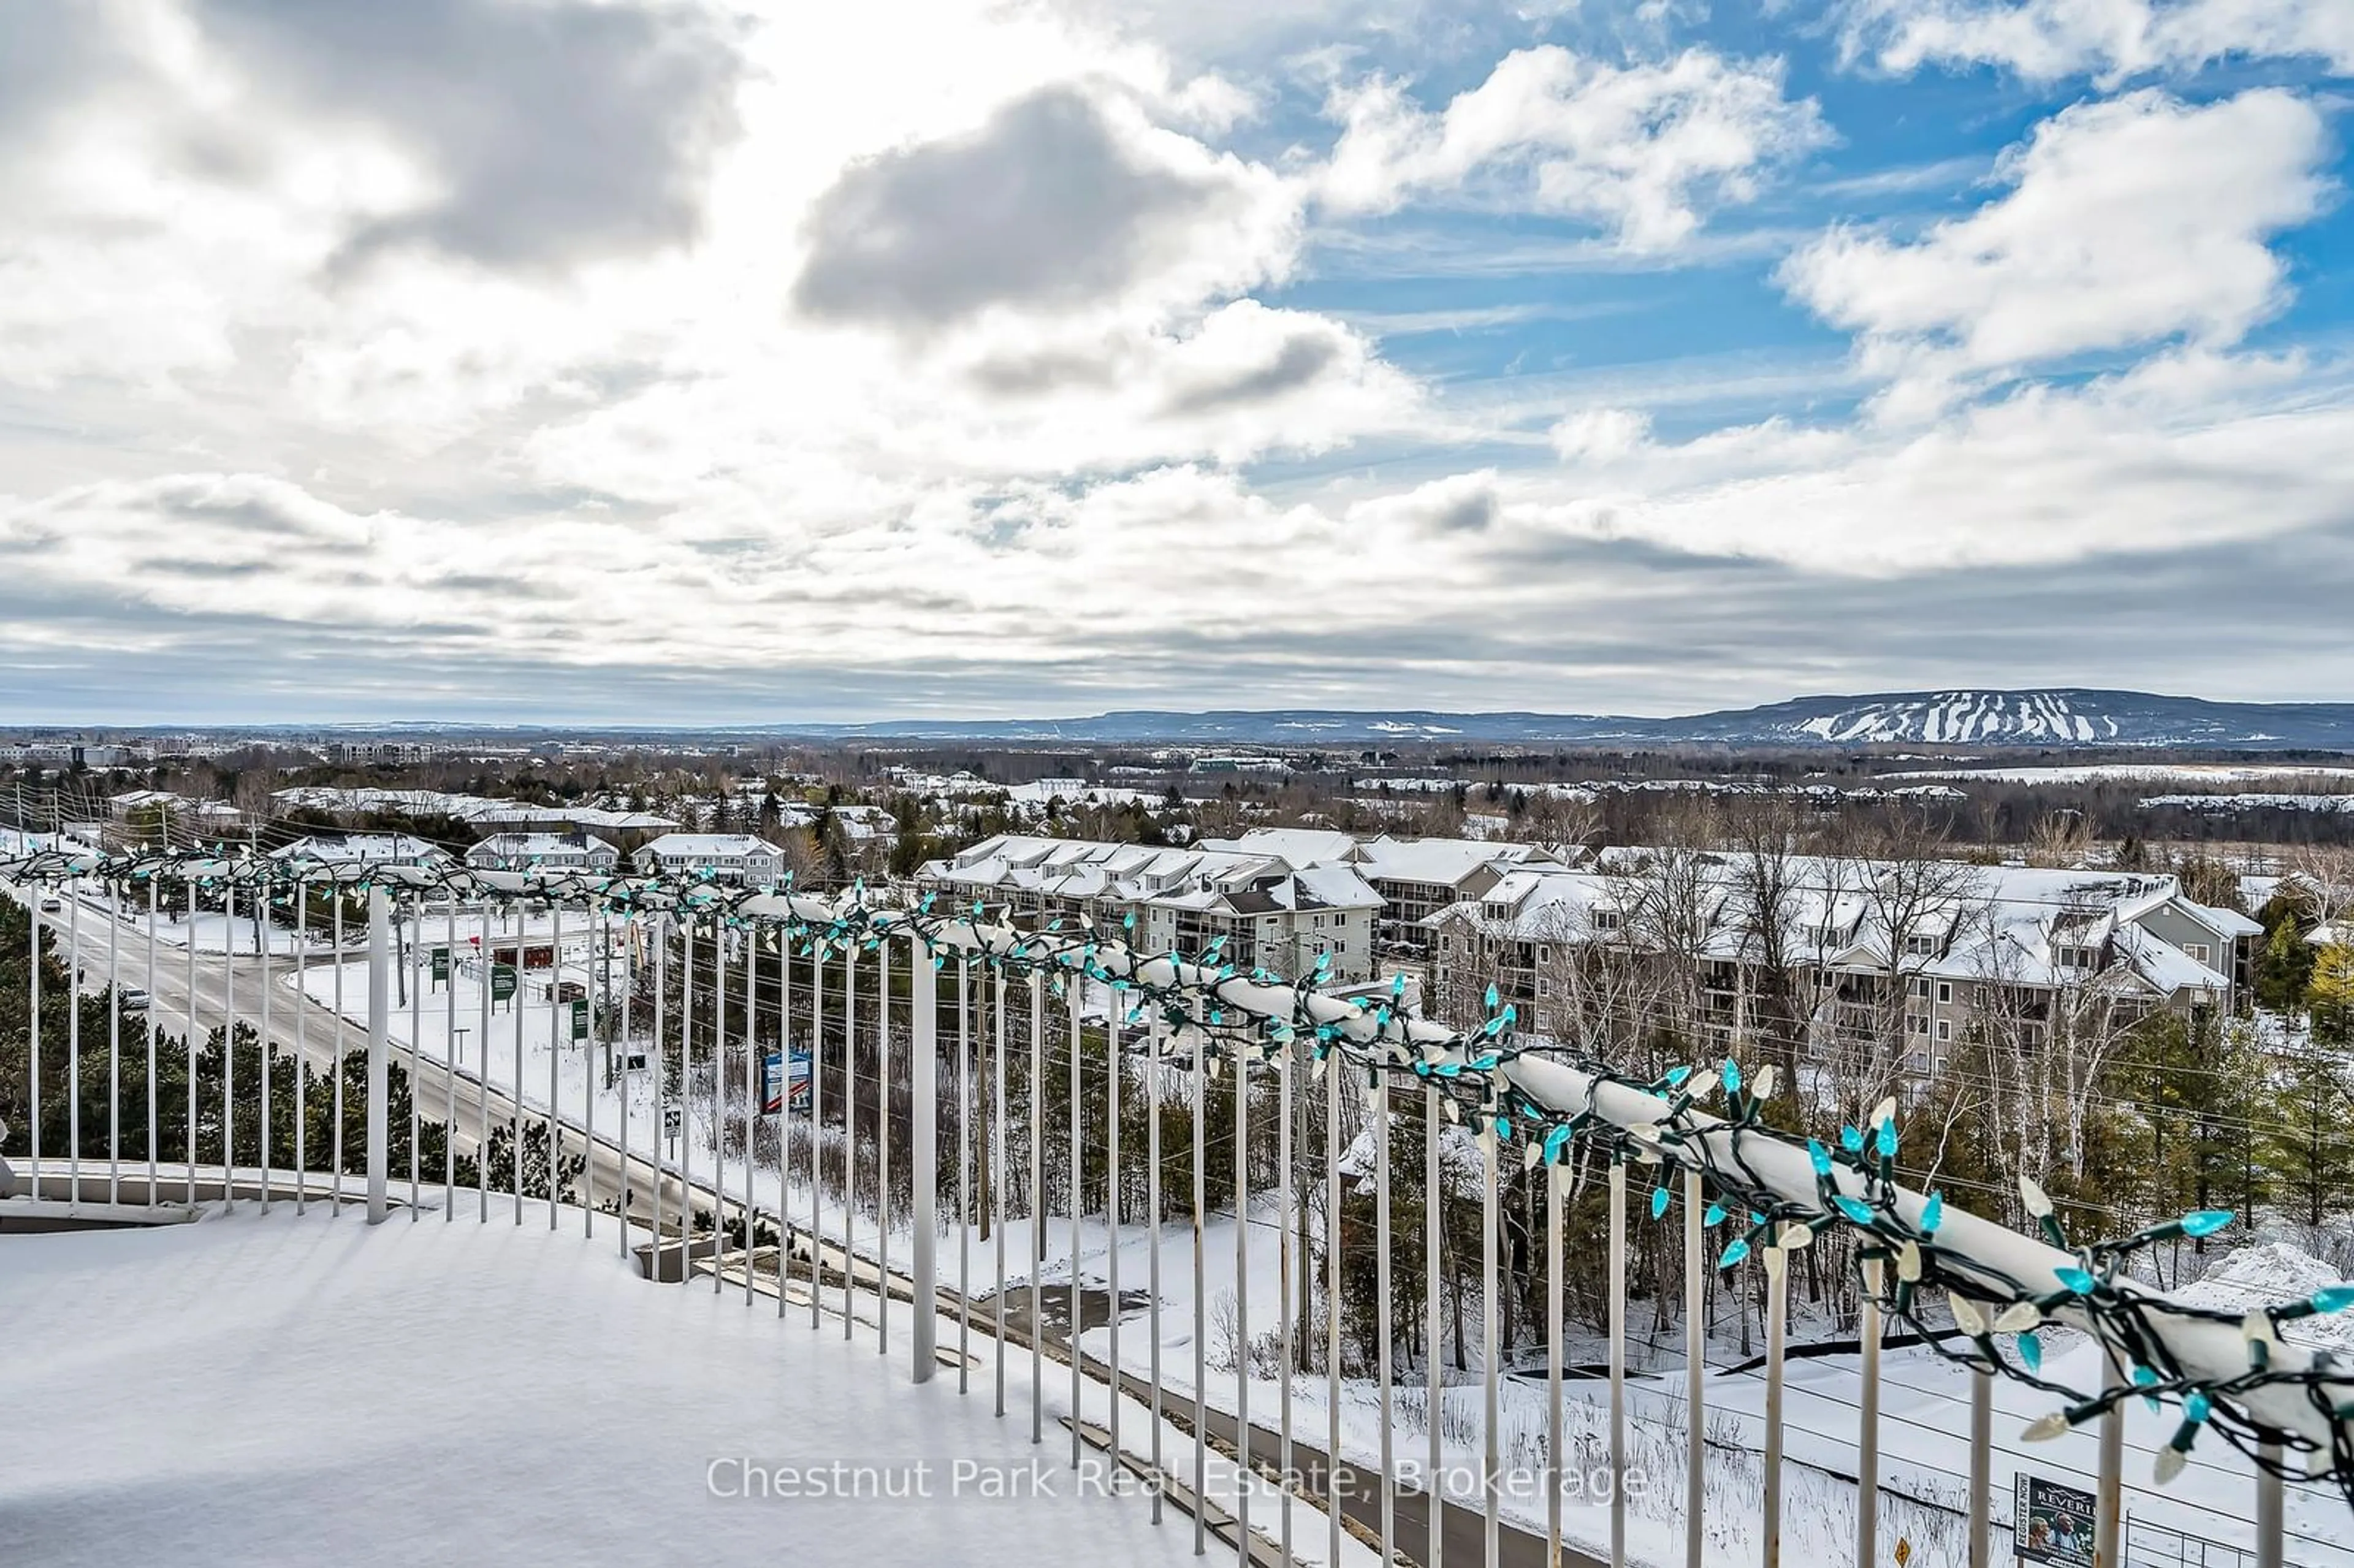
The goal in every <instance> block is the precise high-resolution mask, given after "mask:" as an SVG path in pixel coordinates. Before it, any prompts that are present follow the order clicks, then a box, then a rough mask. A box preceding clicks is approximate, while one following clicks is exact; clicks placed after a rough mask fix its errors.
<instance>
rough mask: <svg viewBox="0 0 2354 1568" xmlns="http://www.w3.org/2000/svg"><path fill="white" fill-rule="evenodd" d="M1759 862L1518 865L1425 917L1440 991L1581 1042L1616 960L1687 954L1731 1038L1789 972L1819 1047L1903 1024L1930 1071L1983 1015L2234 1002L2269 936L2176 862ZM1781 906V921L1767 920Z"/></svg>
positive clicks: (2042, 1027) (1615, 860)
mask: <svg viewBox="0 0 2354 1568" xmlns="http://www.w3.org/2000/svg"><path fill="white" fill-rule="evenodd" d="M1751 874H1752V872H1751V870H1750V868H1748V867H1747V866H1746V865H1745V864H1744V863H1742V862H1741V861H1740V860H1739V859H1738V858H1736V857H1723V856H1713V855H1699V856H1685V857H1683V858H1681V860H1678V861H1677V862H1676V863H1675V868H1674V870H1673V871H1671V872H1668V873H1665V874H1663V873H1662V872H1661V870H1660V868H1659V863H1657V862H1653V863H1646V862H1645V860H1644V852H1641V851H1615V852H1611V853H1609V854H1608V855H1606V856H1605V857H1603V859H1602V860H1601V861H1600V862H1599V863H1596V864H1595V865H1592V866H1588V867H1584V868H1579V869H1569V868H1562V867H1553V866H1531V867H1522V868H1516V869H1514V870H1511V871H1510V872H1508V873H1507V874H1505V875H1503V876H1502V877H1500V879H1499V880H1498V881H1497V883H1496V884H1495V885H1493V886H1491V887H1490V888H1489V889H1488V890H1487V892H1486V893H1484V894H1483V895H1481V896H1479V898H1477V899H1467V900H1464V901H1462V902H1460V903H1458V904H1456V905H1454V906H1451V907H1449V908H1447V909H1446V910H1443V911H1441V912H1440V913H1439V914H1438V915H1437V916H1433V917H1432V918H1431V920H1430V921H1429V927H1430V930H1431V935H1432V949H1433V954H1434V959H1433V974H1432V981H1433V984H1432V994H1433V998H1434V1001H1435V1002H1436V1003H1437V1005H1438V1006H1440V1007H1442V1008H1447V1009H1450V1010H1453V1011H1456V1012H1460V1011H1462V1010H1463V1009H1465V1008H1466V1007H1468V1006H1470V1005H1472V1002H1471V999H1472V998H1474V997H1483V996H1484V992H1485V991H1486V988H1487V987H1488V986H1489V985H1490V984H1491V983H1492V984H1494V985H1495V986H1496V987H1497V988H1498V990H1499V991H1500V993H1501V994H1502V995H1503V996H1504V997H1506V998H1508V999H1509V1000H1511V1001H1512V1002H1513V1003H1514V1004H1515V1005H1516V1006H1517V1007H1518V1009H1519V1010H1520V1016H1521V1017H1522V1018H1523V1019H1528V1020H1533V1027H1534V1028H1535V1029H1536V1030H1537V1031H1539V1032H1541V1033H1552V1034H1557V1035H1564V1036H1567V1035H1572V1034H1574V1033H1575V1032H1576V1029H1577V1025H1578V1022H1579V1018H1578V1015H1579V1013H1580V1012H1581V1011H1582V1010H1585V1009H1589V1008H1592V1007H1594V1006H1596V1004H1597V1000H1598V999H1600V998H1603V997H1606V996H1608V995H1609V994H1610V987H1609V985H1608V984H1607V983H1606V982H1602V983H1597V981H1596V975H1597V974H1599V973H1602V972H1605V971H1606V970H1607V969H1609V966H1611V965H1612V964H1613V963H1614V962H1616V963H1618V964H1620V965H1621V966H1622V967H1623V965H1624V963H1625V961H1626V960H1628V959H1633V958H1640V957H1648V958H1649V959H1655V960H1658V959H1665V960H1667V961H1669V962H1671V963H1674V964H1686V963H1688V964H1691V965H1692V966H1693V968H1694V969H1695V970H1696V971H1697V972H1696V973H1694V974H1692V975H1691V980H1692V986H1691V991H1690V992H1689V993H1688V994H1691V995H1692V996H1694V997H1695V998H1696V999H1697V1012H1698V1020H1697V1022H1699V1025H1700V1027H1701V1029H1702V1033H1703V1034H1704V1036H1705V1038H1706V1043H1707V1044H1709V1045H1710V1046H1712V1047H1713V1048H1720V1049H1721V1048H1724V1047H1727V1046H1729V1045H1731V1044H1733V1043H1734V1042H1735V1041H1736V1040H1738V1039H1740V1038H1743V1037H1744V1035H1745V1034H1747V1033H1749V1032H1750V1031H1751V1030H1752V1029H1754V1028H1755V1027H1757V1025H1758V1014H1759V1012H1760V1009H1759V1006H1758V1001H1757V999H1758V998H1759V997H1760V996H1761V995H1763V994H1765V990H1766V988H1767V986H1768V984H1769V982H1770V976H1771V974H1772V973H1773V972H1774V971H1775V970H1777V969H1778V971H1779V972H1780V973H1781V974H1782V975H1783V976H1784V977H1785V981H1786V983H1787V984H1788V985H1789V986H1790V988H1791V990H1792V991H1793V992H1794V995H1795V1001H1796V1002H1797V1007H1798V1010H1799V1012H1800V1014H1801V1017H1802V1019H1803V1024H1802V1027H1803V1028H1804V1030H1805V1032H1806V1041H1805V1044H1808V1045H1810V1046H1814V1047H1817V1048H1821V1047H1824V1046H1827V1045H1829V1044H1834V1043H1836V1042H1838V1041H1840V1040H1857V1039H1863V1038H1868V1037H1870V1036H1872V1035H1876V1034H1879V1033H1882V1032H1884V1031H1887V1030H1889V1029H1891V1028H1893V1029H1895V1030H1896V1031H1897V1032H1899V1033H1902V1035H1903V1054H1904V1059H1905V1062H1906V1064H1907V1065H1908V1066H1909V1067H1910V1068H1911V1069H1912V1070H1914V1071H1915V1072H1918V1073H1924V1074H1925V1073H1933V1072H1935V1071H1936V1070H1938V1069H1939V1068H1941V1067H1942V1066H1944V1065H1945V1063H1946V1059H1947V1058H1948V1056H1949V1055H1950V1054H1951V1053H1952V1051H1953V1049H1954V1047H1955V1046H1956V1044H1959V1043H1961V1042H1963V1041H1965V1040H1967V1039H1968V1038H1970V1037H1971V1032H1972V1031H1973V1030H1974V1029H1978V1030H1983V1031H1985V1032H1987V1033H1988V1036H1989V1038H1999V1039H2003V1040H2007V1041H2009V1042H2010V1043H2011V1044H2016V1045H2018V1046H2020V1047H2023V1048H2027V1049H2033V1048H2035V1047H2036V1046H2039V1045H2041V1044H2043V1043H2044V1041H2045V1039H2046V1038H2047V1036H2048V1032H2049V1031H2050V1030H2051V1029H2052V1027H2054V1020H2055V1018H2058V1017H2061V1016H2062V1014H2066V1015H2070V1016H2074V1017H2076V1018H2079V1019H2082V1018H2084V1017H2085V1016H2086V1015H2087V1012H2088V1010H2089V1012H2093V1013H2097V1014H2098V1016H2099V1018H2100V1019H2101V1021H2102V1023H2103V1026H2105V1027H2111V1028H2115V1027H2122V1026H2124V1025H2126V1024H2128V1023H2130V1022H2133V1021H2135V1020H2136V1019H2137V1018H2139V1017H2142V1016H2145V1015H2147V1013H2150V1012H2157V1011H2160V1010H2164V1011H2168V1012H2178V1013H2181V1014H2184V1015H2186V1016H2195V1015H2198V1014H2200V1013H2221V1012H2230V1011H2234V1010H2236V1009H2237V1008H2238V1007H2239V1006H2240V1005H2241V1004H2242V1003H2243V1001H2244V1000H2245V999H2246V998H2247V997H2248V995H2249V987H2250V983H2251V977H2252V974H2253V963H2254V959H2255V953H2256V949H2257V947H2258V945H2259V943H2260V941H2261V939H2262V937H2263V927H2261V926H2259V925H2258V924H2257V923H2256V922H2255V921H2253V920H2251V919H2249V918H2248V917H2247V916H2243V915H2241V914H2239V913H2238V912H2236V911H2234V910H2230V909H2217V908H2212V907H2210V906H2205V905H2201V904H2199V903H2198V902H2196V901H2195V900H2193V899H2191V898H2190V897H2189V896H2187V895H2185V894H2184V893H2183V891H2182V888H2181V885H2180V883H2179V881H2178V880H2177V879H2176V878H2175V877H2173V876H2170V875H2153V874H2134V873H2106V872H2087V871H2068V870H2046V869H2041V868H2033V867H2021V866H1978V865H1968V864H1962V863H1946V862H1903V863H1870V862H1854V861H1846V862H1831V861H1825V860H1816V859H1797V860H1793V861H1790V862H1788V863H1785V864H1784V865H1783V866H1781V867H1780V868H1779V874H1778V875H1779V880H1780V883H1781V886H1782V892H1781V895H1780V896H1779V897H1777V898H1776V899H1773V900H1770V901H1769V900H1765V899H1760V898H1758V897H1756V896H1755V895H1754V892H1753V889H1752V886H1751V885H1750V882H1749V878H1750V876H1751ZM1768 902H1770V903H1772V905H1773V906H1774V907H1775V909H1776V912H1777V914H1778V916H1779V918H1778V921H1777V924H1776V929H1774V930H1773V931H1772V932H1771V933H1768V932H1767V931H1765V930H1763V929H1761V928H1760V926H1761V916H1760V915H1759V910H1760V908H1761V906H1764V905H1765V904H1767V903H1768Z"/></svg>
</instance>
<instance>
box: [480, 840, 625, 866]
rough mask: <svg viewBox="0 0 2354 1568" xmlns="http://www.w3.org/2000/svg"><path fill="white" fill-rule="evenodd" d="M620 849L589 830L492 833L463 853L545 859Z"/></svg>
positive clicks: (488, 857) (483, 857) (613, 852)
mask: <svg viewBox="0 0 2354 1568" xmlns="http://www.w3.org/2000/svg"><path fill="white" fill-rule="evenodd" d="M584 854H598V855H615V856H617V855H619V854H620V851H619V850H616V849H615V848H614V847H613V846H612V845H611V844H609V843H607V842H605V841H604V840H603V839H600V838H598V837H597V836H596V835H594V834H592V833H581V834H578V835H575V834H571V833H493V834H492V835H491V836H490V837H489V838H486V839H484V840H483V841H482V842H481V843H478V844H476V845H475V846H474V847H473V848H472V849H470V850H468V851H467V852H466V858H467V859H468V860H469V861H473V860H477V859H480V860H548V859H554V858H557V857H572V858H576V859H577V858H578V857H579V856H581V855H584Z"/></svg>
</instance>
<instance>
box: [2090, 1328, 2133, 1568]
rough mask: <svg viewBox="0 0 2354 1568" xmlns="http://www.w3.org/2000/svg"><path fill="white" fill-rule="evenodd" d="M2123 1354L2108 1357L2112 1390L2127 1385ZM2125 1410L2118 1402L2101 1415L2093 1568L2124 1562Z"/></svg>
mask: <svg viewBox="0 0 2354 1568" xmlns="http://www.w3.org/2000/svg"><path fill="white" fill-rule="evenodd" d="M2121 1353H2122V1352H2120V1351H2115V1350H2110V1351H2107V1354H2106V1357H2105V1362H2106V1370H2107V1378H2106V1382H2107V1383H2108V1386H2109V1387H2110V1388H2111V1389H2113V1390H2114V1389H2117V1388H2121V1387H2123V1386H2124V1384H2125V1381H2126V1378H2125V1369H2124V1367H2123V1365H2122V1364H2121V1363H2120V1356H2121ZM2125 1478H2126V1407H2125V1402H2124V1401H2123V1400H2119V1401H2118V1402H2117V1403H2116V1404H2112V1405H2110V1406H2109V1408H2108V1409H2107V1410H2106V1411H2105V1413H2103V1414H2102V1416H2101V1472H2100V1479H2099V1480H2098V1481H2097V1482H2096V1483H2095V1490H2094V1511H2093V1568H2119V1565H2120V1564H2121V1563H2124V1562H2125V1552H2124V1550H2123V1549H2124V1546H2125V1528H2124V1526H2125Z"/></svg>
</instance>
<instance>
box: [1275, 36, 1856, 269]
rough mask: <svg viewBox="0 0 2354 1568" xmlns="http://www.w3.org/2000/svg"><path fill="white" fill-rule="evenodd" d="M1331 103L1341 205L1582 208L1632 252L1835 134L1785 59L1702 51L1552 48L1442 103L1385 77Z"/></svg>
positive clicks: (1694, 224)
mask: <svg viewBox="0 0 2354 1568" xmlns="http://www.w3.org/2000/svg"><path fill="white" fill-rule="evenodd" d="M1327 112H1328V113H1330V114H1331V116H1332V117H1333V118H1335V119H1337V120H1339V121H1340V122H1341V124H1342V126H1343V130H1342V133H1341V140H1340V142H1339V144H1338V145H1337V146H1336V147H1335V148H1334V149H1333V153H1332V158H1331V164H1329V166H1328V167H1326V169H1325V170H1324V171H1323V173H1322V175H1321V176H1320V179H1319V181H1318V185H1317V189H1318V194H1319V196H1320V199H1321V201H1322V202H1323V204H1324V206H1325V207H1326V208H1327V209H1328V210H1330V211H1332V212H1336V213H1344V214H1347V213H1382V212H1389V211H1393V210H1394V209H1395V208H1397V207H1400V206H1402V205H1404V204H1405V203H1407V202H1409V201H1412V200H1414V199H1416V198H1417V197H1424V196H1439V197H1443V198H1446V199H1455V200H1466V201H1471V202H1474V203H1483V202H1484V203H1487V204H1490V205H1495V206H1500V207H1511V208H1514V209H1520V208H1526V209H1529V210H1533V211H1538V212H1545V213H1553V214H1559V215H1563V216H1566V217H1577V218H1582V219H1585V220H1587V221H1589V222H1592V223H1594V224H1596V226H1598V227H1600V228H1604V229H1606V230H1607V231H1608V232H1610V233H1611V234H1612V235H1613V236H1615V238H1617V242H1618V243H1619V245H1621V246H1622V247H1624V248H1625V249H1629V250H1634V251H1660V250H1667V249H1672V248H1673V247H1675V246H1677V245H1678V244H1680V243H1681V242H1683V241H1684V240H1686V239H1688V238H1690V237H1691V234H1692V233H1693V231H1694V230H1695V229H1697V228H1699V227H1700V224H1701V222H1702V217H1703V209H1704V208H1706V207H1710V206H1713V205H1718V204H1729V203H1738V202H1744V201H1747V200H1750V199H1752V198H1753V197H1754V196H1755V195H1756V193H1757V189H1758V185H1759V182H1760V180H1761V179H1762V178H1763V176H1764V175H1765V174H1766V173H1767V172H1768V171H1770V170H1771V169H1772V168H1773V167H1774V166H1775V165H1776V164H1782V163H1785V162H1787V161H1788V160H1789V159H1791V158H1793V157H1796V156H1797V155H1798V154H1802V153H1804V152H1806V151H1808V149H1810V148H1813V147H1816V146H1819V145H1821V144H1822V143H1824V142H1825V141H1826V140H1828V136H1829V133H1828V132H1827V130H1826V128H1825V127H1824V125H1823V122H1822V120H1821V117H1820V115H1819V112H1818V111H1817V109H1816V107H1815V104H1814V102H1813V101H1812V100H1801V101H1791V100H1789V99H1787V98H1786V97H1785V96H1784V95H1783V91H1782V69H1781V67H1780V65H1779V63H1778V62H1763V63H1746V62H1740V61H1734V60H1728V59H1726V58H1723V57H1722V56H1719V55H1717V54H1714V53H1712V52H1711V51H1709V50H1707V49H1690V50H1687V51H1685V52H1684V53H1682V54H1681V55H1679V56H1677V57H1676V58H1673V59H1671V60H1668V61H1666V62H1664V63H1658V64H1653V63H1638V64H1635V65H1628V66H1613V65H1609V64H1606V63H1604V62H1602V61H1598V60H1595V59H1591V58H1585V57H1584V56H1581V55H1577V54H1575V53H1572V52H1571V51H1570V50H1568V49H1565V48H1560V47H1558V46H1554V45H1545V46H1542V47H1539V48H1527V49H1519V50H1515V51H1514V52H1513V53H1512V54H1511V55H1509V56H1507V57H1505V58H1504V59H1503V60H1502V61H1501V62H1500V64H1498V65H1497V67H1496V69H1495V70H1494V71H1493V72H1492V73H1491V74H1490V76H1489V78H1488V79H1487V80H1486V81H1485V82H1483V83H1481V84H1480V85H1479V87H1476V88H1474V89H1472V90H1469V91H1468V92H1464V93H1461V94H1459V95H1458V96H1457V97H1456V98H1455V99H1454V100H1453V101H1450V102H1449V103H1448V104H1447V107H1446V109H1445V110H1443V111H1439V112H1437V113H1433V112H1431V111H1428V110H1426V109H1424V108H1422V107H1421V106H1420V105H1419V104H1417V103H1416V102H1415V101H1414V100H1413V99H1412V98H1410V97H1409V96H1407V93H1406V90H1405V84H1403V83H1401V82H1398V81H1395V80H1393V79H1388V78H1385V77H1374V78H1373V79H1369V80H1365V81H1363V82H1360V83H1358V84H1356V85H1354V86H1352V87H1348V88H1344V89H1341V90H1336V91H1335V92H1334V93H1333V95H1332V97H1331V102H1330V103H1329V105H1328V108H1327Z"/></svg>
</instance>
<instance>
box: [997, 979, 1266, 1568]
mask: <svg viewBox="0 0 2354 1568" xmlns="http://www.w3.org/2000/svg"><path fill="white" fill-rule="evenodd" d="M1144 1038H1145V1044H1146V1053H1145V1061H1146V1063H1147V1066H1146V1069H1145V1075H1144V1108H1145V1119H1144V1208H1145V1218H1146V1221H1147V1222H1148V1223H1149V1224H1150V1226H1151V1227H1152V1228H1151V1230H1150V1236H1149V1239H1148V1240H1147V1242H1146V1244H1145V1245H1146V1252H1147V1256H1146V1259H1145V1269H1146V1281H1147V1284H1148V1285H1149V1286H1150V1296H1151V1298H1152V1299H1151V1301H1150V1304H1149V1306H1148V1307H1147V1308H1146V1310H1147V1312H1148V1313H1149V1317H1148V1319H1147V1320H1146V1331H1145V1339H1146V1340H1147V1341H1148V1344H1149V1347H1150V1356H1151V1361H1150V1376H1149V1378H1148V1380H1147V1381H1148V1383H1149V1385H1150V1388H1151V1390H1152V1522H1153V1523H1155V1524H1159V1523H1160V1522H1161V1493H1162V1492H1164V1491H1167V1490H1168V1489H1169V1487H1168V1481H1169V1473H1168V1471H1167V1470H1165V1469H1164V1468H1162V1467H1161V1020H1160V1019H1159V1018H1157V1017H1155V1018H1152V1019H1150V1020H1148V1021H1147V1022H1146V1024H1145V1027H1144ZM1031 1339H1032V1341H1033V1342H1035V1340H1036V1339H1037V1336H1036V1335H1032V1336H1031ZM1286 1353H1287V1354H1288V1353H1289V1350H1288V1347H1287V1348H1286ZM1284 1375H1285V1377H1286V1378H1287V1379H1288V1377H1289V1376H1290V1372H1289V1369H1288V1367H1287V1368H1286V1370H1285V1374H1284ZM1284 1556H1285V1560H1286V1561H1288V1560H1289V1558H1290V1553H1289V1552H1285V1553H1284Z"/></svg>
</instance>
